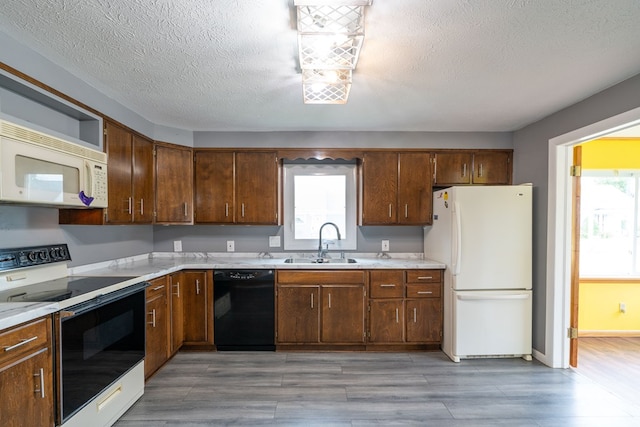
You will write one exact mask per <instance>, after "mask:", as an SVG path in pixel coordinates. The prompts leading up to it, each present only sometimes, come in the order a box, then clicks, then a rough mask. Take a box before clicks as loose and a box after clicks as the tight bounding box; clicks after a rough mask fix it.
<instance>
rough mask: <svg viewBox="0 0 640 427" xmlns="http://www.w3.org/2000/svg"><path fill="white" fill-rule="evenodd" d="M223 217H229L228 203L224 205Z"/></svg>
mask: <svg viewBox="0 0 640 427" xmlns="http://www.w3.org/2000/svg"><path fill="white" fill-rule="evenodd" d="M224 216H226V217H228V216H229V203H225V204H224Z"/></svg>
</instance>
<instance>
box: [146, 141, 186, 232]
mask: <svg viewBox="0 0 640 427" xmlns="http://www.w3.org/2000/svg"><path fill="white" fill-rule="evenodd" d="M192 182H193V162H192V160H191V150H190V149H184V148H177V147H168V146H164V145H156V200H155V202H156V203H155V205H156V222H158V223H169V224H171V223H190V222H192V216H193V209H192V203H193V194H192V189H193V184H192Z"/></svg>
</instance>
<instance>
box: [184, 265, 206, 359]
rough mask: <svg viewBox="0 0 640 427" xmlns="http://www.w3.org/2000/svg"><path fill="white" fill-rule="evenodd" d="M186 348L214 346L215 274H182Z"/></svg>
mask: <svg viewBox="0 0 640 427" xmlns="http://www.w3.org/2000/svg"><path fill="white" fill-rule="evenodd" d="M182 293H183V302H182V303H183V307H182V309H183V315H184V317H183V319H184V326H183V330H184V336H183V339H184V341H183V345H184V346H205V347H206V346H213V272H212V270H193V271H189V270H185V271H183V272H182Z"/></svg>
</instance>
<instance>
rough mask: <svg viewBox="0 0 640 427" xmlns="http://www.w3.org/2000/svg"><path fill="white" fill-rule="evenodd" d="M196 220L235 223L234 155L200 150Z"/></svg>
mask: <svg viewBox="0 0 640 427" xmlns="http://www.w3.org/2000/svg"><path fill="white" fill-rule="evenodd" d="M194 163H195V169H194V170H195V173H194V186H195V221H196V222H198V223H219V224H220V223H222V224H232V223H233V218H234V203H233V200H234V199H233V197H234V194H233V193H234V192H233V177H234V153H233V152H220V151H196V152H195V153H194Z"/></svg>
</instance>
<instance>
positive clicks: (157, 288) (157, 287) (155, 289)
mask: <svg viewBox="0 0 640 427" xmlns="http://www.w3.org/2000/svg"><path fill="white" fill-rule="evenodd" d="M163 288H164V285H160V286H156V287H155V288H153V289H151V290H152V291H159V290H160V289H163Z"/></svg>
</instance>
